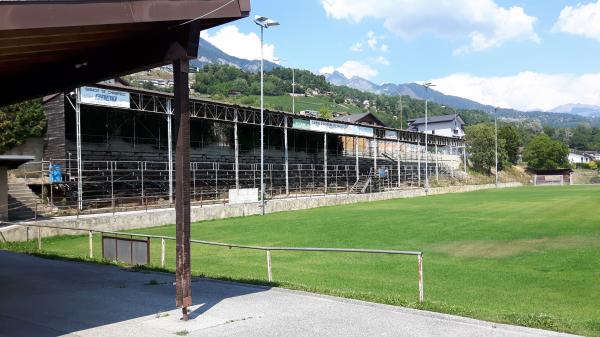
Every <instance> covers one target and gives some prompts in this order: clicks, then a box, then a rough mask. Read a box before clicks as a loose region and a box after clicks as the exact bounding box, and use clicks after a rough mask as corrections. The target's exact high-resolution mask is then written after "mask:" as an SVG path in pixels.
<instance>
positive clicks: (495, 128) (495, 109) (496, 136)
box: [494, 107, 498, 188]
mask: <svg viewBox="0 0 600 337" xmlns="http://www.w3.org/2000/svg"><path fill="white" fill-rule="evenodd" d="M497 112H498V108H496V107H495V108H494V132H495V142H496V188H498V117H497V116H496V113H497Z"/></svg>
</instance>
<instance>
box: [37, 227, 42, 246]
mask: <svg viewBox="0 0 600 337" xmlns="http://www.w3.org/2000/svg"><path fill="white" fill-rule="evenodd" d="M37 241H38V250H42V227H38V228H37Z"/></svg>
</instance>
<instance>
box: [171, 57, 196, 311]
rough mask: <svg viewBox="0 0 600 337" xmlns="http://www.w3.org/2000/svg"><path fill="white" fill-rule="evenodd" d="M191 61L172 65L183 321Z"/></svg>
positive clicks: (187, 290) (187, 282) (188, 294)
mask: <svg viewBox="0 0 600 337" xmlns="http://www.w3.org/2000/svg"><path fill="white" fill-rule="evenodd" d="M188 68H189V66H188V58H186V57H181V58H179V59H177V60H175V61H173V78H174V91H175V100H174V102H173V104H175V107H174V108H175V116H176V123H175V124H176V125H177V126H176V127H177V129H178V130H177V145H176V148H175V181H176V182H177V183H176V185H175V223H176V237H177V248H176V262H177V265H176V275H175V278H176V293H177V299H176V302H177V306H178V307H180V308H181V310H182V313H183V317H182V319H183V320H187V319H188V307H190V306H191V305H192V290H191V270H190V111H189V87H188V77H189V75H188V72H189V69H188Z"/></svg>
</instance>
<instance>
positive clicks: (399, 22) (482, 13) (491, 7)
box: [321, 0, 539, 54]
mask: <svg viewBox="0 0 600 337" xmlns="http://www.w3.org/2000/svg"><path fill="white" fill-rule="evenodd" d="M321 4H322V5H323V8H324V9H325V12H326V13H327V15H329V16H331V17H333V18H335V19H345V20H349V21H352V22H356V23H358V22H360V21H361V20H363V19H364V18H367V17H372V18H377V19H382V20H383V22H384V26H385V27H386V28H387V29H388V30H389V31H391V32H393V33H395V34H397V35H399V36H401V37H403V38H406V39H412V38H416V37H418V36H420V35H423V34H434V35H437V36H442V37H449V38H454V37H464V38H466V39H468V40H469V42H468V43H467V44H465V45H463V46H461V47H459V48H457V49H456V50H455V54H462V53H467V52H472V51H481V50H485V49H488V48H493V47H499V46H501V45H502V44H504V43H505V42H507V41H511V40H530V41H533V42H536V43H537V42H539V37H538V35H537V34H536V32H535V30H534V27H533V26H534V24H535V22H536V21H537V18H535V17H533V16H529V15H527V14H526V13H525V11H524V10H523V8H521V7H518V6H513V7H510V8H505V7H500V6H499V5H498V4H496V3H495V2H494V0H454V1H448V0H430V1H415V0H378V1H364V0H321Z"/></svg>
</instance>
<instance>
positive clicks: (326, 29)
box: [205, 0, 600, 110]
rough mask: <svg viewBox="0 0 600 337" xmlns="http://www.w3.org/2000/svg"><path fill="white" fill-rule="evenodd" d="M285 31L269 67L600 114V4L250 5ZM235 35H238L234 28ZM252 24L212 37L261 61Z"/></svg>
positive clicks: (357, 1)
mask: <svg viewBox="0 0 600 337" xmlns="http://www.w3.org/2000/svg"><path fill="white" fill-rule="evenodd" d="M257 14H260V15H264V16H267V17H270V18H273V19H276V20H278V21H279V22H281V26H279V27H274V28H270V29H268V30H267V31H266V33H265V43H266V44H267V48H266V55H267V57H268V58H273V57H277V58H280V59H283V60H285V62H284V65H286V66H294V67H297V68H304V69H309V70H312V71H314V72H331V71H333V70H338V71H341V72H342V73H344V74H345V75H346V76H348V77H351V76H354V75H357V76H361V77H365V78H368V79H369V80H371V81H373V82H375V83H383V82H393V83H405V82H419V81H425V80H432V81H434V82H435V83H436V84H438V89H439V90H440V91H442V92H444V93H447V94H455V95H460V96H463V97H467V98H471V99H475V100H477V101H480V102H482V103H488V104H494V105H498V106H503V107H513V108H518V109H523V110H529V109H530V110H533V109H545V110H549V109H551V108H553V107H555V106H558V105H561V104H567V103H587V104H597V105H600V62H599V61H598V60H599V59H600V58H599V55H600V0H587V1H586V0H583V2H581V3H580V2H578V1H567V0H565V1H561V0H551V1H540V0H521V1H516V0H510V1H508V0H507V1H504V0H453V1H449V0H420V1H412V0H377V1H366V0H304V1H289V0H253V1H252V13H251V17H252V18H253V17H254V15H257ZM232 26H235V27H232ZM258 32H259V29H258V27H257V26H256V25H254V23H253V22H252V20H251V18H249V19H245V20H241V21H237V22H235V23H233V24H230V25H228V26H225V27H219V28H216V29H213V30H211V31H209V32H208V33H205V37H207V38H208V39H209V40H210V41H211V42H213V43H214V44H216V45H217V47H220V48H221V49H223V50H225V51H226V52H228V53H230V54H234V55H236V56H240V57H244V58H257V57H258V55H259V54H258V45H259V44H258V43H257V41H258V39H257V36H256V34H257V33H258Z"/></svg>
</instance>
